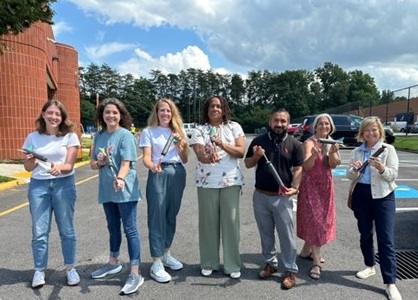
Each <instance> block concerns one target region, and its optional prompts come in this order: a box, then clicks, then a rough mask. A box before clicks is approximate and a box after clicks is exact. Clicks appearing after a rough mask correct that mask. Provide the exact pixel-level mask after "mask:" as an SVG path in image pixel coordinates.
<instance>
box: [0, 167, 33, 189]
mask: <svg viewBox="0 0 418 300" xmlns="http://www.w3.org/2000/svg"><path fill="white" fill-rule="evenodd" d="M0 176H7V177H11V178H14V180H12V181H8V182H2V183H0V191H3V190H6V189H9V188H13V187H15V186H17V185H21V184H26V183H28V182H29V178H30V172H26V171H25V169H24V167H23V164H2V163H0Z"/></svg>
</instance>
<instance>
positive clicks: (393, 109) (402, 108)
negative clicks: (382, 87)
mask: <svg viewBox="0 0 418 300" xmlns="http://www.w3.org/2000/svg"><path fill="white" fill-rule="evenodd" d="M406 112H409V113H413V114H414V122H417V121H418V98H411V99H409V100H403V101H396V102H391V103H388V104H380V105H376V106H373V107H371V108H370V107H365V108H362V109H360V110H354V111H350V113H351V114H355V115H360V116H362V117H367V116H377V117H380V119H381V120H382V122H386V121H388V122H393V121H394V118H395V115H396V114H399V113H406Z"/></svg>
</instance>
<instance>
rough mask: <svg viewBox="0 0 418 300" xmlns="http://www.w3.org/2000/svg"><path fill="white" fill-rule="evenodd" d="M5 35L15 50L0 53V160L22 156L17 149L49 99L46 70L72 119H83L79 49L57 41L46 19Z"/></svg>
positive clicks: (32, 127)
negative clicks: (22, 31) (78, 71)
mask: <svg viewBox="0 0 418 300" xmlns="http://www.w3.org/2000/svg"><path fill="white" fill-rule="evenodd" d="M2 39H3V41H4V42H6V43H7V44H8V45H9V46H10V47H11V48H12V51H7V50H6V51H4V54H3V55H0V114H1V116H2V117H1V118H0V161H4V160H9V159H19V158H21V157H22V154H21V153H20V152H18V151H17V149H20V147H21V145H22V143H23V141H24V139H25V137H26V135H27V134H28V133H29V132H31V131H33V130H34V128H35V126H34V125H35V119H36V118H37V117H38V115H39V114H40V109H41V107H42V105H43V104H44V103H45V101H46V100H47V99H48V89H47V80H46V78H47V74H49V76H50V78H51V79H52V82H53V84H54V86H55V88H56V91H55V93H53V96H54V98H56V99H58V100H60V101H62V102H63V103H64V105H65V106H66V108H67V109H68V110H69V111H70V112H69V115H70V119H71V120H72V121H73V122H75V123H77V124H79V121H80V101H79V91H78V85H77V80H76V76H74V74H76V72H77V70H78V63H77V52H76V50H75V49H74V48H72V47H70V46H66V45H63V44H56V43H54V35H53V32H52V28H51V26H50V25H49V24H46V23H36V24H34V25H33V26H31V28H29V29H28V30H26V31H25V32H24V33H21V34H18V35H15V36H14V35H9V36H3V37H2ZM60 55H61V56H60ZM70 74H72V76H70ZM61 77H62V78H61ZM61 90H62V91H61ZM60 97H61V98H60Z"/></svg>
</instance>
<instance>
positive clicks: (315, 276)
mask: <svg viewBox="0 0 418 300" xmlns="http://www.w3.org/2000/svg"><path fill="white" fill-rule="evenodd" d="M314 268H318V271H314ZM321 269H322V267H321V266H319V265H312V267H311V270H310V271H309V277H311V278H312V279H315V280H318V279H319V278H321Z"/></svg>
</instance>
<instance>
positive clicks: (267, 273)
mask: <svg viewBox="0 0 418 300" xmlns="http://www.w3.org/2000/svg"><path fill="white" fill-rule="evenodd" d="M276 272H277V268H275V267H273V266H272V265H270V264H266V265H265V267H264V269H263V270H261V271H260V274H259V275H260V278H261V279H267V278H270V277H271V275H273V274H274V273H276Z"/></svg>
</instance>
